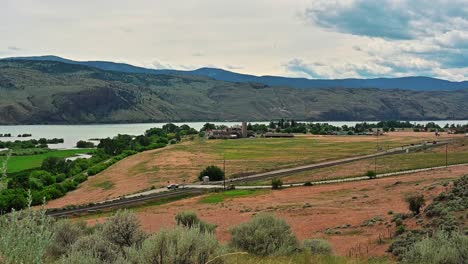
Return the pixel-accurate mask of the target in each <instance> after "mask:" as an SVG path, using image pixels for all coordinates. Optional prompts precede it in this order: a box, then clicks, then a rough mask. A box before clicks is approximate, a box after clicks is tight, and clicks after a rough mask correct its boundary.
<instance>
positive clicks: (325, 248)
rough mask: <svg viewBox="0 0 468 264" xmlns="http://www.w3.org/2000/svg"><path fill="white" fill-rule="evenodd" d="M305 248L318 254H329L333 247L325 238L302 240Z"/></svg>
mask: <svg viewBox="0 0 468 264" xmlns="http://www.w3.org/2000/svg"><path fill="white" fill-rule="evenodd" d="M303 247H304V249H305V250H308V251H310V252H311V253H312V254H319V255H331V254H332V253H333V247H332V245H331V244H330V242H328V241H327V240H325V239H307V240H304V242H303Z"/></svg>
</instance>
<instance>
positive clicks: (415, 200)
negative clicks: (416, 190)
mask: <svg viewBox="0 0 468 264" xmlns="http://www.w3.org/2000/svg"><path fill="white" fill-rule="evenodd" d="M406 202H407V203H408V207H409V209H410V211H411V212H413V213H414V214H416V215H417V214H419V213H420V211H421V207H423V206H424V204H425V203H426V201H425V200H424V195H422V194H411V195H408V196H407V197H406Z"/></svg>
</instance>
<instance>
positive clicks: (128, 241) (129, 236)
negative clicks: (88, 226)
mask: <svg viewBox="0 0 468 264" xmlns="http://www.w3.org/2000/svg"><path fill="white" fill-rule="evenodd" d="M101 233H102V237H104V238H105V239H106V240H107V241H109V242H111V243H112V244H114V245H116V246H118V247H119V248H121V249H124V248H125V247H131V246H134V245H140V244H141V243H142V242H143V240H144V239H145V238H146V235H145V233H144V232H143V231H142V230H141V229H140V221H139V220H138V218H137V217H136V215H135V214H133V213H131V212H129V211H117V213H116V214H115V215H114V216H112V217H111V218H109V219H108V220H107V222H106V223H105V224H104V225H103V227H102V232H101Z"/></svg>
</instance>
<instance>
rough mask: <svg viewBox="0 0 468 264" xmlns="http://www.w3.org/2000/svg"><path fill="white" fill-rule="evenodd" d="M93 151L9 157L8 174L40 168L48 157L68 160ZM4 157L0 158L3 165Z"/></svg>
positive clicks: (68, 150) (50, 152)
mask: <svg viewBox="0 0 468 264" xmlns="http://www.w3.org/2000/svg"><path fill="white" fill-rule="evenodd" d="M92 151H93V149H67V150H50V151H49V152H46V153H41V154H35V155H25V156H11V157H10V159H9V161H8V167H7V171H8V173H14V172H19V171H22V170H28V169H34V168H38V167H40V166H41V164H42V161H44V160H45V159H46V158H48V157H58V158H68V157H73V156H75V155H76V154H83V153H89V152H92ZM4 159H5V156H0V163H3V160H4Z"/></svg>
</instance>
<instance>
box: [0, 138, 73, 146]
mask: <svg viewBox="0 0 468 264" xmlns="http://www.w3.org/2000/svg"><path fill="white" fill-rule="evenodd" d="M63 142H64V141H63V138H52V139H46V138H41V139H30V140H24V141H21V140H15V141H6V142H3V141H0V149H2V148H9V149H28V148H47V144H58V143H63Z"/></svg>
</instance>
